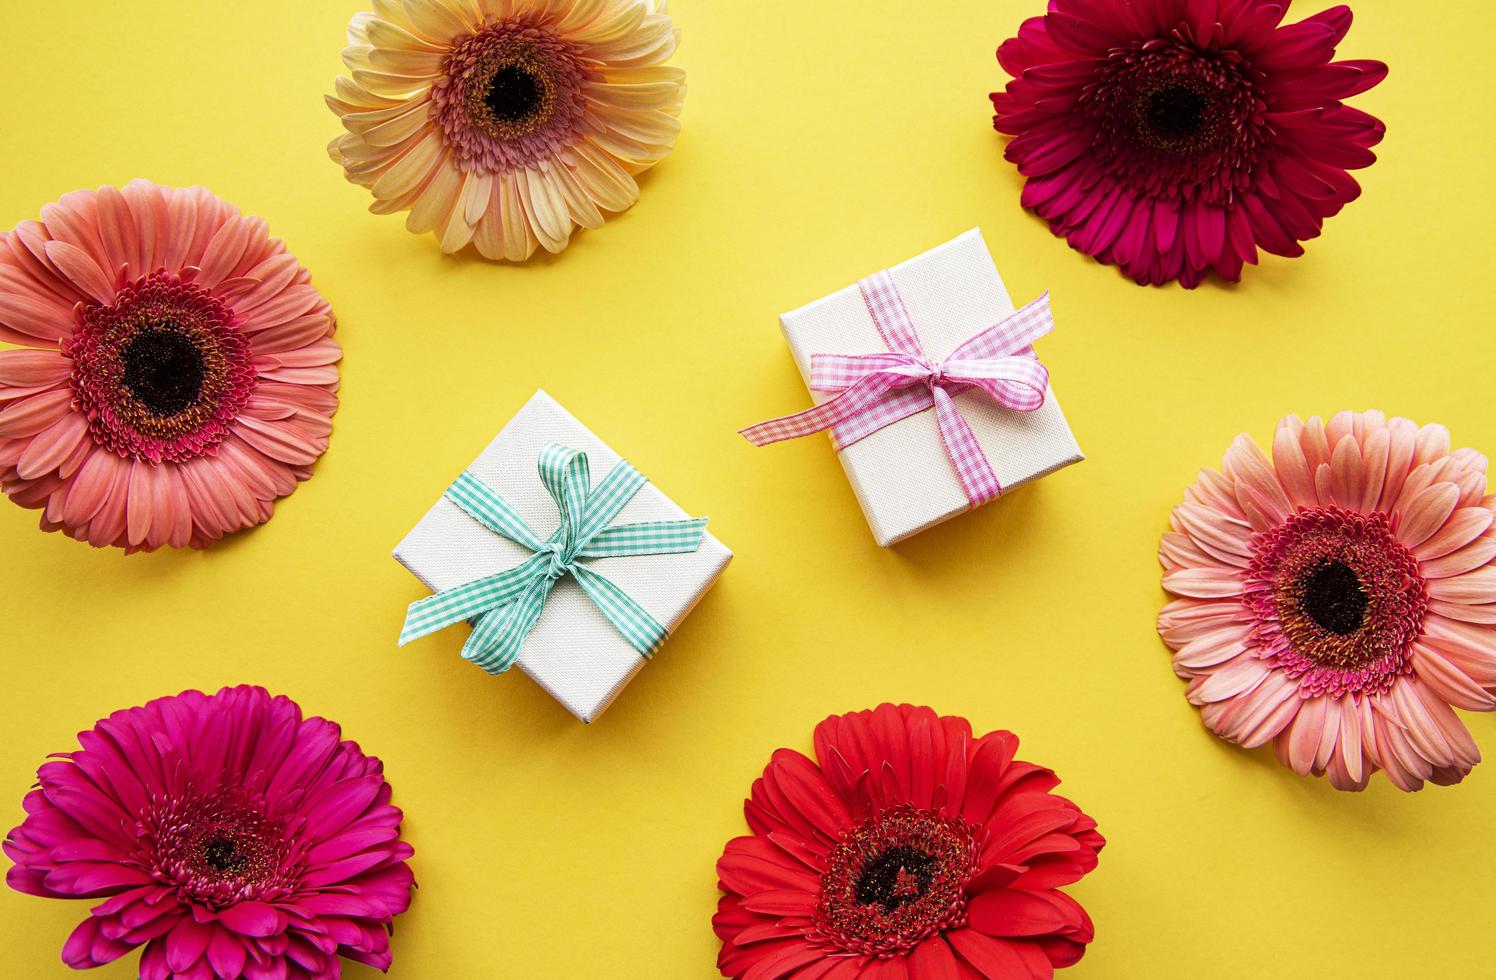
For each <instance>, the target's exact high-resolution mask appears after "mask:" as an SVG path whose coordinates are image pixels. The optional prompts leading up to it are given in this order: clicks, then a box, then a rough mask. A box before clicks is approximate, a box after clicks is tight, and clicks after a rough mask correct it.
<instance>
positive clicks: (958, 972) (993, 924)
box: [712, 704, 1106, 980]
mask: <svg viewBox="0 0 1496 980" xmlns="http://www.w3.org/2000/svg"><path fill="white" fill-rule="evenodd" d="M1017 748H1018V739H1017V737H1016V736H1014V735H1013V734H1012V733H1011V732H1001V731H999V732H991V733H989V734H987V735H983V736H982V737H981V738H973V737H972V733H971V725H970V724H969V723H968V722H967V721H966V720H965V719H963V718H949V717H942V716H937V715H936V714H935V712H934V711H932V710H931V709H929V708H916V707H912V706H910V705H907V704H904V705H898V706H894V705H891V704H884V705H880V706H879V707H878V708H877V709H876V710H874V711H860V712H856V713H854V714H848V715H841V716H839V717H837V716H833V717H831V718H827V719H826V720H825V721H823V722H821V723H820V724H819V725H817V726H816V730H815V752H816V761H814V762H813V761H811V760H810V759H808V758H806V757H805V756H803V755H801V754H800V753H799V752H796V751H794V750H792V749H780V750H779V751H777V752H775V753H774V756H773V758H772V759H771V760H770V762H769V765H768V767H767V768H766V769H765V770H764V775H763V778H762V779H759V780H756V781H755V782H754V784H753V795H752V796H751V797H750V798H749V799H748V801H747V803H746V804H745V806H744V812H745V814H746V815H747V818H748V826H749V827H750V828H751V829H752V830H753V834H752V836H749V837H738V838H735V839H734V840H731V841H728V843H727V847H726V849H725V850H724V851H723V853H722V857H721V858H720V859H719V860H718V861H717V876H718V878H719V879H720V882H719V884H720V887H721V888H722V890H723V891H724V892H726V894H725V895H724V896H723V897H722V899H721V901H720V902H719V903H718V906H717V914H716V916H715V917H714V918H713V919H712V927H713V929H715V930H716V933H717V936H718V938H720V939H721V940H722V953H721V955H720V956H718V958H717V965H718V967H720V968H721V970H722V974H723V975H724V976H729V977H752V978H754V980H775V978H778V977H795V978H801V980H809V978H818V980H831V978H848V977H858V976H867V977H874V976H889V977H894V976H897V977H933V978H948V977H988V978H1004V980H1006V978H1010V977H1013V978H1025V980H1027V978H1030V977H1039V978H1042V977H1049V976H1052V975H1053V972H1054V968H1055V967H1064V966H1070V965H1071V964H1073V963H1075V962H1076V961H1077V960H1079V959H1080V958H1081V956H1082V954H1084V953H1085V951H1086V944H1087V943H1089V942H1090V941H1091V937H1092V934H1093V930H1092V927H1091V920H1090V918H1088V917H1087V915H1086V913H1085V910H1084V909H1082V908H1081V907H1080V905H1079V904H1077V903H1076V901H1075V900H1074V899H1072V898H1070V897H1069V896H1068V895H1065V894H1064V893H1062V892H1060V891H1059V890H1058V889H1059V887H1060V886H1062V885H1068V884H1071V883H1072V882H1075V881H1078V880H1079V879H1080V878H1081V877H1082V876H1084V875H1085V874H1086V873H1087V872H1089V871H1090V870H1091V869H1092V868H1094V867H1096V853H1097V852H1098V851H1100V850H1101V848H1102V846H1103V845H1104V844H1105V843H1106V841H1105V840H1104V839H1103V838H1102V836H1101V835H1100V834H1098V833H1097V832H1096V821H1094V820H1092V819H1091V818H1090V817H1088V816H1086V815H1085V814H1084V813H1081V812H1080V810H1079V808H1077V807H1076V805H1075V804H1074V803H1071V802H1070V801H1069V800H1067V799H1064V798H1063V797H1059V796H1055V795H1054V794H1053V793H1051V792H1050V790H1052V789H1053V788H1054V787H1055V786H1056V785H1058V783H1059V780H1058V779H1056V778H1055V775H1054V773H1052V772H1050V771H1049V770H1048V769H1044V768H1042V767H1040V766H1036V765H1033V764H1031V763H1028V762H1016V761H1014V759H1013V754H1014V752H1015V751H1016V750H1017Z"/></svg>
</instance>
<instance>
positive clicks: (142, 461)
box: [0, 180, 342, 551]
mask: <svg viewBox="0 0 1496 980" xmlns="http://www.w3.org/2000/svg"><path fill="white" fill-rule="evenodd" d="M332 333H333V316H332V311H331V310H330V308H329V307H328V305H327V301H326V300H325V299H323V298H322V296H321V295H320V294H319V293H318V292H317V290H315V289H314V288H312V285H311V280H310V277H309V276H308V274H307V271H306V270H305V269H303V268H302V267H301V266H300V265H299V264H298V263H297V261H296V259H295V257H294V256H292V255H290V254H288V253H287V252H286V247H285V245H283V244H282V243H281V242H280V241H279V240H277V239H273V238H270V237H269V235H268V234H267V233H266V228H265V222H264V221H263V220H262V219H260V218H252V217H248V216H245V215H242V214H240V213H239V211H238V210H237V209H235V208H234V207H233V206H232V205H229V204H226V203H224V202H223V201H221V200H219V199H218V198H216V197H214V196H213V195H212V194H211V193H209V192H208V191H206V190H204V189H203V188H201V187H192V188H188V189H177V188H170V187H157V186H156V185H155V184H152V183H150V182H149V181H144V180H137V181H134V182H133V183H131V184H130V185H129V186H128V187H126V188H125V189H124V190H117V189H115V188H113V187H104V188H100V189H99V190H98V191H97V192H95V191H76V192H74V193H72V194H69V195H67V196H66V197H64V198H63V199H62V200H61V201H59V202H57V203H56V204H49V205H47V206H46V207H44V208H42V220H41V221H39V222H38V221H26V222H22V223H21V224H20V225H18V226H17V227H16V228H15V230H14V231H10V232H7V233H0V342H5V343H11V344H20V345H22V346H23V347H26V348H29V349H26V350H0V488H3V489H4V490H5V492H6V493H7V494H9V495H10V497H11V499H12V500H14V501H15V502H16V503H18V504H21V505H22V506H24V507H34V508H39V509H41V510H42V511H43V514H42V519H41V524H42V528H43V529H45V530H48V531H63V532H64V533H66V534H67V535H69V536H70V537H73V538H77V539H78V540H80V541H87V542H89V543H90V544H92V545H94V546H96V547H102V546H104V545H115V546H119V547H124V548H126V549H127V550H130V551H136V550H142V551H149V550H152V549H154V548H159V547H161V546H162V545H166V544H169V545H172V546H173V547H182V546H185V545H191V546H192V547H194V548H201V547H205V546H206V545H208V544H210V543H211V542H213V541H216V540H217V539H219V538H221V537H223V536H224V535H226V534H230V533H232V532H234V531H238V530H240V529H242V528H246V527H251V526H253V525H256V524H260V523H262V522H264V521H267V520H269V519H270V515H271V512H272V509H273V508H272V504H273V502H274V501H275V500H276V498H278V497H283V496H285V495H286V494H288V493H290V492H291V491H292V490H294V489H295V488H296V484H297V481H299V480H305V479H307V478H308V477H309V476H311V466H312V463H314V462H315V461H316V460H317V458H318V457H319V456H321V455H322V453H323V451H324V450H326V449H327V438H328V435H329V433H330V432H331V431H332V414H333V412H334V411H336V410H337V398H336V397H335V395H334V392H336V391H337V388H338V369H337V366H336V364H337V361H338V359H339V357H341V356H342V352H341V350H340V349H339V347H338V345H337V342H336V341H334V340H333V339H332Z"/></svg>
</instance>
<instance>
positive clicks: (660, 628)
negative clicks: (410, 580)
mask: <svg viewBox="0 0 1496 980" xmlns="http://www.w3.org/2000/svg"><path fill="white" fill-rule="evenodd" d="M395 558H396V560H398V561H399V562H400V563H401V564H403V565H404V566H405V567H406V568H408V569H410V571H411V572H413V573H414V574H415V576H416V577H417V578H419V579H420V580H421V581H422V582H423V583H424V584H425V585H426V586H427V588H429V589H430V590H431V591H432V593H433V594H432V595H430V596H427V597H425V598H422V599H418V600H416V601H414V602H412V603H411V605H410V608H409V610H408V611H407V615H406V620H405V625H404V628H403V629H402V631H401V635H400V643H401V645H404V644H406V643H410V642H413V641H415V640H419V639H421V638H423V637H426V636H429V635H431V634H435V633H444V632H446V631H448V630H451V631H454V632H467V636H466V637H465V639H464V640H463V645H462V656H463V658H464V659H467V660H469V661H471V662H472V663H473V664H475V665H476V666H478V667H480V668H482V669H483V670H485V671H487V672H489V673H491V674H500V673H504V672H505V671H507V670H509V668H510V667H511V666H517V667H519V669H520V670H521V671H523V672H524V673H526V674H528V675H529V676H530V677H531V678H532V679H534V680H535V681H536V682H537V683H538V684H540V685H541V687H543V688H545V690H546V691H548V692H549V693H550V694H551V696H552V697H554V698H555V699H556V700H557V701H559V702H560V703H561V704H562V705H564V706H565V707H566V708H567V710H569V711H570V712H571V713H572V714H573V715H575V716H576V717H577V718H579V719H581V720H582V721H584V722H590V721H592V720H594V719H596V718H597V717H598V716H599V715H600V714H602V712H603V711H604V710H605V709H606V708H607V707H608V705H609V704H611V703H612V701H613V699H614V698H616V697H617V696H618V694H619V692H620V691H622V690H623V688H624V687H625V686H626V685H627V684H628V683H629V681H630V680H632V679H633V677H634V675H635V674H637V673H638V672H639V670H640V669H641V668H642V667H643V666H644V664H645V662H646V661H647V660H648V659H649V658H650V657H652V656H654V654H655V653H656V652H658V651H659V649H660V648H661V647H662V646H663V645H664V643H665V641H666V640H667V639H668V637H669V635H670V633H671V632H673V631H674V630H675V629H676V628H677V627H678V626H679V625H680V623H681V622H682V621H684V620H685V618H686V616H687V615H688V614H689V613H690V611H691V609H692V608H693V607H695V605H696V603H697V601H699V600H700V599H701V597H702V596H703V595H705V594H706V593H707V591H708V590H709V589H710V588H711V587H712V585H713V584H714V583H715V582H716V580H717V578H718V576H720V575H721V574H722V571H723V569H725V568H726V567H727V563H728V562H729V561H731V560H732V552H730V551H729V550H728V549H727V548H726V547H724V546H723V544H722V543H721V542H720V541H718V540H717V539H716V538H715V537H713V536H712V535H711V534H710V533H708V532H707V530H706V518H704V517H700V518H698V517H692V516H690V515H688V514H687V513H686V512H685V511H683V510H682V509H681V508H680V507H679V506H677V505H676V504H675V503H674V502H673V501H672V500H671V499H670V498H669V497H667V496H665V494H664V493H663V492H661V491H660V490H659V489H658V488H657V487H655V486H654V485H653V484H651V483H650V482H649V481H648V480H647V479H646V478H645V476H644V475H643V474H641V473H640V472H639V471H638V470H637V469H635V468H634V467H633V466H632V465H630V464H629V463H628V462H627V461H625V460H623V459H621V458H620V457H619V456H618V454H617V453H615V452H614V451H613V450H612V449H610V448H609V447H608V445H607V444H606V443H604V442H603V441H602V440H601V439H599V438H598V437H597V436H595V435H593V433H592V432H591V431H590V430H588V429H587V427H586V426H584V425H583V424H582V423H581V422H579V421H577V419H576V418H574V417H573V416H572V415H571V414H570V413H569V412H567V411H566V409H564V408H562V407H561V405H560V404H559V403H557V402H556V401H555V399H553V398H551V397H550V396H549V395H548V394H546V393H545V392H543V391H538V392H536V393H535V395H534V396H533V397H532V398H531V399H530V401H529V402H528V403H526V404H525V406H524V407H523V408H522V409H520V411H519V413H518V414H516V415H515V416H514V418H513V419H512V420H511V421H510V422H509V424H508V425H506V426H505V427H504V429H503V431H502V432H500V433H499V435H498V437H497V438H496V439H494V441H493V442H492V443H491V444H490V445H489V447H488V448H487V449H486V450H484V452H483V453H482V455H480V456H479V457H478V458H477V459H476V460H475V461H474V462H473V463H472V465H471V466H469V467H468V468H467V469H466V470H464V471H463V472H462V473H460V474H459V475H458V476H457V477H456V478H455V479H454V480H453V482H452V484H451V485H450V486H449V487H448V488H447V490H446V492H445V493H443V495H442V497H441V499H440V500H438V501H437V503H436V504H435V505H434V506H433V507H432V508H431V510H430V511H428V512H427V514H426V516H425V517H423V518H422V519H421V521H420V523H418V524H417V525H416V527H415V529H414V530H412V531H411V532H410V534H408V535H407V536H406V538H405V540H404V541H402V542H400V544H399V546H398V547H396V549H395Z"/></svg>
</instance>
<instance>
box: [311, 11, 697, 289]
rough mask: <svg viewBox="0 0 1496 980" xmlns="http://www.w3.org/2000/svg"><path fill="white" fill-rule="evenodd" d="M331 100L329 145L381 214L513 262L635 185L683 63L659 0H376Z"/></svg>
mask: <svg viewBox="0 0 1496 980" xmlns="http://www.w3.org/2000/svg"><path fill="white" fill-rule="evenodd" d="M373 5H374V9H373V11H372V12H369V11H366V12H363V13H360V14H357V15H355V16H354V18H353V21H352V23H350V24H349V26H348V40H349V45H348V47H347V48H345V49H344V51H343V61H344V63H345V64H347V66H348V68H349V70H350V72H351V74H352V77H351V78H349V77H342V78H339V79H338V80H337V92H336V94H335V95H332V96H328V98H327V102H328V104H329V105H330V106H332V108H333V111H335V112H336V113H337V114H338V115H339V117H340V118H341V119H342V121H343V128H344V129H346V130H347V132H346V133H344V134H343V135H342V136H339V137H338V138H337V139H335V140H334V141H333V142H332V144H331V145H330V146H329V147H328V152H329V153H330V154H331V155H332V158H333V160H335V161H336V162H337V163H339V164H340V165H342V167H343V172H344V174H345V175H346V176H347V178H348V179H349V180H350V181H352V182H353V183H356V184H359V185H361V186H364V187H367V188H369V190H370V191H371V192H372V193H373V195H374V203H373V204H372V205H370V208H369V209H370V210H371V211H373V212H375V213H376V214H393V213H395V212H397V211H407V210H408V211H409V212H410V214H409V216H408V217H407V219H406V227H408V228H409V229H410V230H411V231H413V232H416V233H417V234H420V233H424V232H428V231H429V232H433V233H435V235H436V237H437V239H438V240H439V241H440V242H441V247H442V251H444V252H456V251H459V250H461V249H462V248H464V247H465V246H467V245H468V244H469V243H472V244H473V245H474V246H476V247H477V249H478V251H479V252H481V253H482V254H483V255H484V256H486V257H488V258H491V259H509V260H511V261H520V260H523V259H526V258H529V256H530V255H531V254H532V253H534V251H535V248H536V246H537V245H543V246H545V248H546V249H547V250H548V251H551V252H559V251H561V250H562V249H563V248H565V247H566V245H567V242H568V241H569V240H570V238H571V233H572V230H573V229H574V228H576V227H577V226H578V225H580V226H581V227H583V228H596V227H598V226H600V225H601V224H602V222H603V213H604V212H617V211H623V210H625V209H627V208H628V207H630V206H631V205H633V203H634V201H636V200H637V199H638V197H639V186H638V184H636V183H635V182H634V177H635V175H637V174H639V173H641V172H643V171H645V170H647V169H649V168H650V167H652V166H653V165H654V164H655V163H656V162H658V161H659V160H661V159H663V158H664V157H665V155H666V154H668V153H669V152H670V148H671V146H672V145H673V144H674V142H675V135H676V133H677V132H678V131H679V130H680V121H679V119H678V115H679V113H680V107H681V101H682V99H683V98H684V97H685V88H686V87H685V73H684V72H682V71H681V70H680V69H678V68H671V67H667V66H665V65H664V64H663V62H664V61H665V60H666V59H668V58H669V57H670V55H671V54H672V53H673V52H674V51H675V47H676V44H677V42H678V41H679V37H680V35H679V31H678V30H677V29H676V28H675V26H674V24H673V23H672V22H671V20H670V18H669V17H668V16H667V15H666V14H665V3H664V0H373Z"/></svg>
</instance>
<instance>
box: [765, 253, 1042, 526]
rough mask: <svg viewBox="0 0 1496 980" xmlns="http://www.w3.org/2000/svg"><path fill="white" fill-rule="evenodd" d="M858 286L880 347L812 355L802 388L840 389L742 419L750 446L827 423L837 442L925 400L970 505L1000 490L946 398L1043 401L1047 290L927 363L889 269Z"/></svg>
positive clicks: (1017, 407)
mask: <svg viewBox="0 0 1496 980" xmlns="http://www.w3.org/2000/svg"><path fill="white" fill-rule="evenodd" d="M858 287H859V288H860V289H861V290H862V299H863V301H864V302H865V303H867V308H868V312H869V313H871V314H872V316H873V323H874V325H875V326H877V328H878V333H879V334H880V335H881V336H882V337H883V343H884V344H886V345H887V347H888V351H887V353H878V354H815V355H813V356H812V357H811V362H810V364H811V367H810V388H811V390H812V391H837V392H841V394H839V395H837V396H836V397H835V398H831V399H829V400H827V401H824V402H822V403H821V404H819V405H817V406H815V407H814V408H808V409H806V410H805V411H803V412H797V413H795V414H794V415H786V416H784V417H783V418H777V419H770V420H769V421H767V422H760V423H759V424H758V425H753V426H749V427H748V428H746V429H742V430H740V432H741V434H742V435H743V436H744V437H745V438H747V440H748V441H749V442H751V443H753V444H754V445H755V446H767V445H768V444H769V443H771V442H782V441H784V440H785V439H798V438H800V437H801V436H808V435H810V434H812V433H814V432H821V431H823V430H825V429H831V430H832V433H831V434H832V439H833V441H834V442H835V444H836V448H837V449H838V450H841V449H844V448H845V447H847V446H850V445H852V444H853V443H855V442H857V441H859V440H861V439H865V438H867V437H868V436H870V435H872V434H873V433H874V432H877V431H878V430H879V429H881V428H883V427H884V426H888V425H892V424H893V423H895V422H898V421H900V420H902V419H906V418H908V417H909V416H911V415H915V414H917V413H919V412H923V411H925V410H926V409H928V408H930V407H931V405H933V406H934V407H935V419H936V422H937V424H938V425H939V427H940V439H941V441H942V442H943V443H944V444H945V450H946V454H947V455H948V456H949V457H950V460H951V465H952V466H953V467H955V470H956V475H957V476H958V477H959V478H960V480H961V486H962V488H963V489H964V490H965V491H966V496H967V499H969V500H970V501H971V503H972V506H976V505H978V504H983V503H986V502H987V501H989V500H991V499H992V498H994V497H996V496H998V495H999V494H1001V493H1002V491H1003V488H1002V484H1001V483H999V482H998V479H997V474H996V473H994V472H993V471H992V464H991V463H989V462H988V461H987V456H986V454H985V453H983V452H982V447H981V445H980V444H978V442H977V437H976V434H975V433H973V432H972V431H971V426H970V425H968V424H967V422H966V420H965V419H964V418H962V417H961V413H960V412H959V411H957V410H956V404H955V402H954V401H953V400H952V397H951V396H953V395H958V394H960V393H961V392H963V391H969V390H971V389H977V390H979V391H982V392H984V393H985V394H986V395H987V396H988V397H989V398H991V399H992V400H993V401H995V402H997V403H998V404H999V405H1002V406H1003V407H1004V408H1008V409H1012V410H1013V411H1015V412H1032V411H1035V410H1036V409H1038V408H1039V407H1041V406H1042V405H1043V404H1044V395H1045V392H1046V391H1047V390H1048V387H1049V371H1048V369H1047V368H1045V367H1044V365H1043V364H1041V363H1039V358H1038V355H1037V354H1035V353H1034V348H1033V343H1034V341H1035V340H1037V339H1039V338H1040V337H1042V336H1044V335H1045V334H1047V333H1049V332H1050V331H1051V330H1053V329H1054V319H1053V317H1052V316H1051V315H1050V311H1049V293H1045V294H1044V295H1043V296H1040V297H1039V298H1038V299H1036V300H1034V301H1033V302H1032V303H1029V304H1028V305H1027V306H1025V307H1023V308H1022V309H1020V310H1018V311H1016V312H1014V313H1012V314H1011V315H1009V316H1007V317H1004V318H1003V319H1002V320H1000V321H998V322H997V323H995V324H993V325H992V326H990V327H988V328H986V329H985V330H982V331H981V332H980V333H978V334H976V335H975V336H973V337H972V338H971V339H969V340H967V341H966V342H965V343H963V344H962V345H961V346H960V347H957V348H956V349H955V350H954V351H952V352H951V356H950V357H948V358H946V359H945V360H943V361H935V360H932V359H931V358H930V357H929V356H928V355H926V354H925V349H924V346H923V345H922V344H921V343H920V341H919V334H918V333H916V332H915V329H914V322H913V320H911V319H910V317H909V310H908V308H907V307H905V306H904V300H903V297H901V296H900V295H899V290H898V287H897V286H895V285H894V281H893V276H892V275H891V274H890V273H888V272H887V271H884V272H879V273H876V274H874V275H871V276H869V277H868V278H866V279H864V280H862V282H860V283H858Z"/></svg>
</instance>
